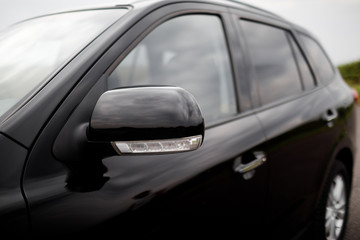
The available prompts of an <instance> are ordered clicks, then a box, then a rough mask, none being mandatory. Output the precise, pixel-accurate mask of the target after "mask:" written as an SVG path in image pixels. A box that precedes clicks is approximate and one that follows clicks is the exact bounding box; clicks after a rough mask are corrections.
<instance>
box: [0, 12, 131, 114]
mask: <svg viewBox="0 0 360 240" xmlns="http://www.w3.org/2000/svg"><path fill="white" fill-rule="evenodd" d="M126 12H127V10H125V9H108V10H96V11H78V12H68V13H62V14H54V15H48V16H44V17H39V18H34V19H31V20H28V21H24V22H22V23H19V24H16V25H14V26H13V27H11V28H9V29H8V30H6V31H4V32H1V34H0V76H1V79H0V117H1V115H3V114H4V113H5V112H6V111H8V110H9V109H10V108H11V107H12V106H14V105H15V104H16V103H18V102H19V101H20V99H22V98H23V97H25V96H26V95H27V94H30V93H31V92H32V91H33V90H34V89H35V88H36V87H37V86H38V85H39V84H41V83H43V82H44V81H45V80H46V79H47V78H48V77H49V76H50V75H51V74H53V73H54V72H56V71H57V70H58V68H60V67H61V65H62V64H64V63H65V62H66V61H69V59H70V58H71V57H73V56H74V55H75V54H77V53H78V52H79V51H81V50H82V49H83V48H84V47H85V46H86V45H87V44H89V43H90V42H91V41H92V40H93V39H94V38H96V36H98V35H99V34H100V33H101V32H102V31H104V30H105V29H106V28H107V27H108V26H109V25H111V24H112V23H114V22H115V21H116V20H117V19H118V18H120V17H121V16H122V15H123V14H125V13H126Z"/></svg>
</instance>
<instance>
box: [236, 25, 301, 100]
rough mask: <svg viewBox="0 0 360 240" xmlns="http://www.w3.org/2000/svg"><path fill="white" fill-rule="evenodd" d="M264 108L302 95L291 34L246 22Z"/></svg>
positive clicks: (247, 37)
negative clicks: (277, 101) (283, 99)
mask: <svg viewBox="0 0 360 240" xmlns="http://www.w3.org/2000/svg"><path fill="white" fill-rule="evenodd" d="M241 23H242V27H243V30H244V33H245V38H246V42H247V46H248V51H249V54H250V58H251V62H252V65H253V66H254V70H255V77H256V79H257V83H258V91H259V95H260V101H261V103H262V105H266V104H268V103H271V102H274V101H276V100H279V99H282V98H285V97H289V96H292V95H295V94H298V93H300V92H302V85H301V80H300V76H299V73H298V69H297V65H296V62H295V59H294V55H293V53H292V49H291V46H290V44H289V40H288V36H287V34H288V33H287V32H286V31H285V30H282V29H280V28H276V27H272V26H268V25H265V24H260V23H255V22H251V21H245V20H242V21H241Z"/></svg>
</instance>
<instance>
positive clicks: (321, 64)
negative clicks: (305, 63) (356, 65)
mask: <svg viewBox="0 0 360 240" xmlns="http://www.w3.org/2000/svg"><path fill="white" fill-rule="evenodd" d="M300 38H301V40H302V42H303V43H304V46H305V49H306V50H307V53H308V55H309V57H310V60H311V63H312V65H313V67H314V71H315V73H316V75H317V76H318V77H319V79H320V81H322V82H324V83H326V82H329V81H331V79H332V78H333V76H334V68H333V66H332V63H331V62H330V60H329V58H328V57H327V56H326V54H325V52H324V50H323V49H322V48H321V46H320V45H319V44H318V43H317V42H316V41H314V40H313V39H312V38H310V37H308V36H305V35H303V34H300Z"/></svg>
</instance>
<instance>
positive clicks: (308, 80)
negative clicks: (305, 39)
mask: <svg viewBox="0 0 360 240" xmlns="http://www.w3.org/2000/svg"><path fill="white" fill-rule="evenodd" d="M289 40H290V42H291V46H292V47H293V49H294V53H295V56H296V60H297V63H298V66H299V70H300V75H301V78H302V80H303V84H304V88H305V90H310V89H313V88H314V87H315V81H314V77H313V75H312V73H311V70H310V68H309V65H308V64H307V62H306V60H305V58H304V56H303V54H302V53H301V51H300V49H299V47H298V45H297V44H296V43H295V41H294V39H293V38H292V36H291V35H290V34H289Z"/></svg>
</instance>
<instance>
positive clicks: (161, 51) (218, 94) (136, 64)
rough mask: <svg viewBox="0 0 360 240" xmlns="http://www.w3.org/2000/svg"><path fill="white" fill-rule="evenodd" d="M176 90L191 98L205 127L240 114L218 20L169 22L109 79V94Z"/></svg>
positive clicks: (192, 17)
mask: <svg viewBox="0 0 360 240" xmlns="http://www.w3.org/2000/svg"><path fill="white" fill-rule="evenodd" d="M135 85H173V86H179V87H182V88H184V89H186V90H188V91H189V92H191V93H192V94H193V95H194V96H195V98H196V99H197V101H198V103H199V105H200V108H201V110H202V113H203V115H204V118H205V121H206V122H207V123H209V122H213V121H216V120H219V119H221V118H224V117H229V116H232V115H234V114H235V113H236V103H235V93H234V86H233V80H232V72H231V68H230V60H229V55H228V51H227V46H226V41H225V36H224V32H223V28H222V23H221V20H220V18H218V17H217V16H211V15H187V16H181V17H177V18H174V19H171V20H169V21H167V22H165V23H163V24H162V25H160V26H159V27H157V28H156V29H155V30H154V31H152V32H151V33H150V34H149V35H148V36H147V37H146V38H144V39H143V40H142V41H141V42H140V44H139V45H137V47H135V48H134V49H133V50H132V51H131V53H130V54H129V55H128V56H127V57H126V58H125V59H124V60H123V61H122V62H121V63H120V65H119V66H118V67H117V68H116V69H115V70H114V71H113V72H112V74H111V75H110V76H109V79H108V88H109V89H114V88H118V87H124V86H135Z"/></svg>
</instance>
